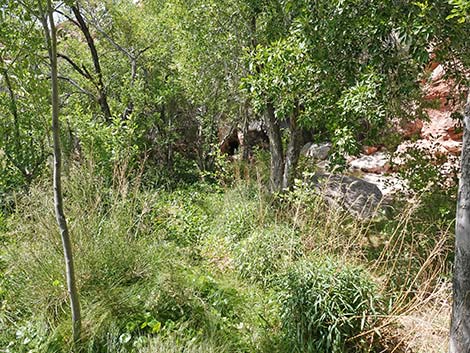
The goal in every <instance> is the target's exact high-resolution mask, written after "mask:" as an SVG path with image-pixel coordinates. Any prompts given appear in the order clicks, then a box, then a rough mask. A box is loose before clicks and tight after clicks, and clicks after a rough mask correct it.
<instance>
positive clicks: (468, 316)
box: [449, 94, 470, 353]
mask: <svg viewBox="0 0 470 353" xmlns="http://www.w3.org/2000/svg"><path fill="white" fill-rule="evenodd" d="M469 139H470V94H469V96H468V99H467V105H466V108H465V114H464V139H463V147H462V160H461V166H462V170H461V176H460V185H459V195H458V201H457V216H456V222H455V260H454V261H455V262H454V281H453V306H452V320H451V328H450V344H449V352H450V353H469V352H470V140H469Z"/></svg>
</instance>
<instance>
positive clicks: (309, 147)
mask: <svg viewBox="0 0 470 353" xmlns="http://www.w3.org/2000/svg"><path fill="white" fill-rule="evenodd" d="M330 150H331V143H330V142H323V143H312V142H309V143H306V144H305V145H304V146H303V147H302V150H301V151H300V154H301V155H302V156H305V157H308V158H313V159H316V160H319V161H323V160H325V159H327V158H328V155H329V153H330Z"/></svg>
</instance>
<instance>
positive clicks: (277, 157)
mask: <svg viewBox="0 0 470 353" xmlns="http://www.w3.org/2000/svg"><path fill="white" fill-rule="evenodd" d="M266 125H267V126H268V137H269V150H270V152H271V191H272V192H279V191H281V190H282V178H283V172H284V156H283V148H282V136H281V128H280V126H279V122H278V121H277V119H276V116H275V112H274V105H273V104H272V103H271V102H268V104H267V107H266Z"/></svg>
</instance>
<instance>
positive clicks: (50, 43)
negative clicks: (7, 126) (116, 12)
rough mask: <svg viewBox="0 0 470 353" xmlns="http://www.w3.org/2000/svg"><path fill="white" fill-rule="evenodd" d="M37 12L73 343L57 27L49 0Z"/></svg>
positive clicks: (76, 319)
mask: <svg viewBox="0 0 470 353" xmlns="http://www.w3.org/2000/svg"><path fill="white" fill-rule="evenodd" d="M40 7H41V13H40V20H41V23H42V26H43V29H44V36H45V38H46V44H47V50H48V53H49V61H50V68H51V105H52V138H53V144H54V152H53V154H54V168H53V184H54V208H55V213H56V219H57V224H58V226H59V230H60V235H61V238H62V246H63V250H64V259H65V270H66V271H65V272H66V279H67V289H68V292H69V297H70V307H71V312H72V335H73V342H74V344H76V343H78V341H79V340H80V331H81V315H80V302H79V297H78V290H77V284H76V280H75V270H74V261H73V251H72V242H71V239H70V234H69V230H68V226H67V220H66V217H65V214H64V207H63V196H62V182H61V168H62V156H61V147H60V125H59V82H58V80H59V79H58V70H57V29H56V26H55V23H54V11H53V8H52V3H51V0H47V4H46V8H45V9H43V8H42V4H41V2H40Z"/></svg>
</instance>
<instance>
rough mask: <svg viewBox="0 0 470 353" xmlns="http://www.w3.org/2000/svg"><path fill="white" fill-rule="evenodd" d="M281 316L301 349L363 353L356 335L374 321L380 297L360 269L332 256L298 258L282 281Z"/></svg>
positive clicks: (295, 343)
mask: <svg viewBox="0 0 470 353" xmlns="http://www.w3.org/2000/svg"><path fill="white" fill-rule="evenodd" d="M281 286H282V293H281V300H280V301H281V319H282V322H283V325H284V330H285V333H286V335H287V339H288V340H290V341H292V342H293V345H294V346H295V347H296V348H297V350H298V351H299V352H314V353H339V352H348V351H353V350H352V348H354V352H357V351H361V346H362V345H363V343H364V342H361V339H360V338H354V337H355V336H357V335H358V334H359V333H361V332H363V331H364V330H367V329H369V328H370V327H371V326H372V325H373V323H374V322H375V320H374V316H375V315H377V314H378V313H379V308H380V307H381V305H380V304H381V302H380V297H379V295H378V294H377V293H376V286H375V284H374V282H373V281H372V280H371V278H370V276H369V275H368V274H367V273H366V272H365V271H364V270H363V269H361V268H359V267H355V266H350V265H343V264H342V263H339V262H335V261H333V260H332V259H328V258H327V259H323V260H320V261H313V262H300V263H299V264H298V265H297V266H295V267H294V268H293V269H292V270H290V271H288V273H287V274H286V276H285V278H284V280H283V281H282V283H281Z"/></svg>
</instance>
